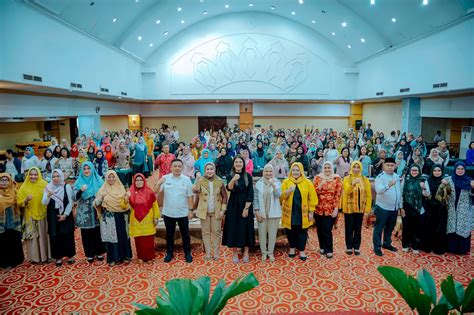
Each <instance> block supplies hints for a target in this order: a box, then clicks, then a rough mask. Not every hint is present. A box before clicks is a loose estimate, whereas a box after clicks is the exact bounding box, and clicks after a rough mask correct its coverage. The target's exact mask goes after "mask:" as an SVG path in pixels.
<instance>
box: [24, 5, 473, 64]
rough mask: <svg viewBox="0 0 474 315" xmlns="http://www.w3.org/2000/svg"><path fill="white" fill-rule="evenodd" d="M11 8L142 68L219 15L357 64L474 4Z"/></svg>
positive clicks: (455, 17)
mask: <svg viewBox="0 0 474 315" xmlns="http://www.w3.org/2000/svg"><path fill="white" fill-rule="evenodd" d="M18 1H22V2H24V3H26V4H27V5H30V6H32V7H34V8H35V9H38V10H41V11H43V12H46V13H47V14H49V15H51V16H53V17H54V18H57V19H58V20H60V21H61V22H63V23H65V24H67V25H69V26H71V27H74V28H76V29H79V30H81V31H83V32H85V33H87V34H89V35H90V36H92V37H95V38H97V39H99V40H101V41H103V42H105V43H106V44H108V45H111V46H114V47H115V48H117V49H120V50H122V51H124V52H125V53H127V54H130V55H132V56H134V57H137V58H138V59H140V60H143V61H146V60H147V58H148V57H150V56H151V55H152V54H153V53H154V52H155V50H156V49H158V48H159V47H160V46H161V45H162V44H163V43H165V42H166V41H167V40H170V39H171V38H173V36H175V35H176V34H178V33H179V32H181V31H183V30H184V29H186V28H189V27H192V26H193V24H196V23H199V22H201V21H203V20H206V19H212V18H213V17H216V16H218V15H222V14H228V13H239V12H249V11H250V12H251V11H256V12H266V13H270V14H275V15H278V16H281V17H282V18H285V19H291V20H293V21H296V22H298V23H301V24H303V25H305V26H307V27H308V28H310V29H312V30H314V32H317V33H319V34H320V35H322V36H324V37H326V38H327V39H329V40H330V41H331V42H333V43H334V45H335V46H337V47H338V48H340V49H341V50H343V51H344V53H345V54H346V55H347V56H349V57H350V58H351V59H352V60H353V61H355V62H357V61H358V60H361V59H363V58H366V57H369V56H371V55H373V54H376V53H378V52H380V51H382V50H384V49H388V48H390V47H393V46H397V45H402V44H404V43H406V42H408V41H411V40H414V39H416V38H418V37H420V36H423V35H425V34H429V33H431V32H435V31H437V30H439V29H440V28H442V27H443V26H446V25H449V24H450V23H453V22H455V21H457V20H459V19H462V18H463V17H464V16H465V15H467V14H468V12H472V10H473V8H474V0H18ZM229 31H234V30H226V32H227V33H228V32H229ZM235 31H237V32H238V30H235Z"/></svg>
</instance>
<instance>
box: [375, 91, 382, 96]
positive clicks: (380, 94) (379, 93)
mask: <svg viewBox="0 0 474 315" xmlns="http://www.w3.org/2000/svg"><path fill="white" fill-rule="evenodd" d="M375 95H377V96H382V95H383V92H377V93H375Z"/></svg>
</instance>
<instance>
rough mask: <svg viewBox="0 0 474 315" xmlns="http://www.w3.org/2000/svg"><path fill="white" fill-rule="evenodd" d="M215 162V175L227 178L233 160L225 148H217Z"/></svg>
mask: <svg viewBox="0 0 474 315" xmlns="http://www.w3.org/2000/svg"><path fill="white" fill-rule="evenodd" d="M215 164H216V173H217V176H219V177H220V178H222V179H225V178H227V176H229V174H230V172H231V171H232V164H233V161H232V157H231V156H230V155H229V154H228V150H227V149H226V148H221V149H220V150H219V156H218V157H217V160H216V162H215Z"/></svg>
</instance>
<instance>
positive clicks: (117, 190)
mask: <svg viewBox="0 0 474 315" xmlns="http://www.w3.org/2000/svg"><path fill="white" fill-rule="evenodd" d="M109 175H113V176H114V177H115V183H114V184H113V185H109V183H107V178H108V177H109ZM104 179H105V181H104V184H103V185H102V187H101V188H100V189H99V191H98V192H97V196H104V199H103V200H102V207H103V208H105V209H107V211H110V212H125V211H126V210H128V208H125V209H124V208H123V207H122V205H123V203H122V201H123V198H124V197H125V194H126V193H127V191H126V190H125V187H123V185H122V182H121V181H120V179H119V177H118V175H117V173H116V172H115V171H112V170H110V171H107V173H105V177H104Z"/></svg>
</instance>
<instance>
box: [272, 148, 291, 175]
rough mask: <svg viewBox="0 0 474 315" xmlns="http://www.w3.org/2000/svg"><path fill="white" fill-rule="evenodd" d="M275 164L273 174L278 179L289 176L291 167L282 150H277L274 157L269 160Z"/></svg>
mask: <svg viewBox="0 0 474 315" xmlns="http://www.w3.org/2000/svg"><path fill="white" fill-rule="evenodd" d="M269 164H271V166H273V174H274V175H275V177H276V178H278V179H285V178H286V177H288V173H289V172H290V167H289V165H288V161H287V160H286V159H285V157H284V154H283V152H282V151H281V150H277V151H276V153H275V156H274V157H273V159H272V160H271V161H270V162H269Z"/></svg>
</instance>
